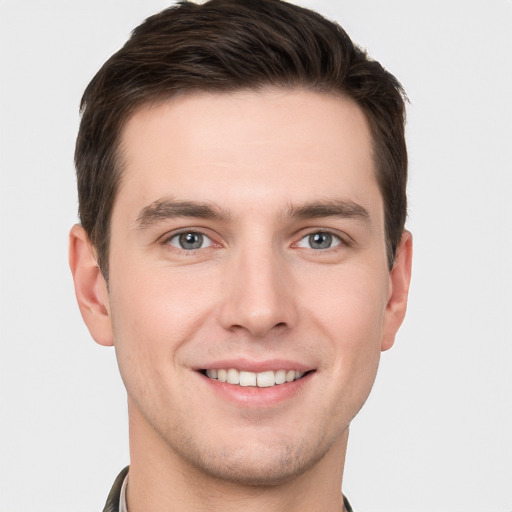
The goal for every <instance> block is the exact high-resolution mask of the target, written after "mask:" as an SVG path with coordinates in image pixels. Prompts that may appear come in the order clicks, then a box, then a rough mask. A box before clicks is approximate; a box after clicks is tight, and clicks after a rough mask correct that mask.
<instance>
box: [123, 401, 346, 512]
mask: <svg viewBox="0 0 512 512" xmlns="http://www.w3.org/2000/svg"><path fill="white" fill-rule="evenodd" d="M347 439H348V429H346V431H345V432H344V434H343V435H342V436H340V439H339V440H338V441H336V442H335V443H334V444H333V445H332V446H331V447H330V448H329V450H328V451H327V452H326V453H325V454H324V456H323V457H322V458H321V459H320V460H318V461H316V462H315V463H314V464H312V465H311V467H309V468H308V469H307V470H305V471H304V472H302V473H300V474H298V475H296V476H294V477H293V478H290V479H287V480H286V481H284V482H269V483H267V484H265V485H250V486H249V485H244V484H240V483H237V482H233V481H227V480H222V479H219V478H217V477H215V476H212V475H210V474H207V473H205V472H204V471H203V470H201V469H200V468H197V467H194V466H193V465H192V464H190V463H189V462H188V461H185V460H183V458H182V457H180V456H179V455H178V454H176V453H175V452H174V451H173V450H172V449H171V448H170V447H169V446H168V445H167V443H166V442H165V441H164V440H163V439H162V437H161V436H160V435H159V434H158V433H156V432H155V431H154V430H153V429H152V428H151V427H150V426H149V425H148V424H147V422H146V421H145V420H144V418H142V416H141V415H140V414H137V413H136V411H134V410H133V408H132V410H131V412H130V455H131V463H130V477H129V485H128V489H127V503H128V510H129V512H185V511H186V512H194V511H204V510H208V511H211V512H217V511H218V512H221V511H222V512H235V511H236V512H239V511H240V510H244V512H253V511H254V512H256V511H258V512H259V511H261V510H265V511H266V512H282V511H283V510H286V511H287V512H311V511H322V512H340V511H343V510H344V507H343V498H342V494H341V483H342V476H343V466H344V460H345V453H346V447H347Z"/></svg>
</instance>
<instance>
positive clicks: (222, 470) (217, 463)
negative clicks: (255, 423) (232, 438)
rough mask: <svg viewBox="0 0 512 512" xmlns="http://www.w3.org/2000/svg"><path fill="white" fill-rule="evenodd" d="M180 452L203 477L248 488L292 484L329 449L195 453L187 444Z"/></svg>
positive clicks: (250, 446) (248, 447) (254, 446)
mask: <svg viewBox="0 0 512 512" xmlns="http://www.w3.org/2000/svg"><path fill="white" fill-rule="evenodd" d="M183 446H187V448H188V450H187V451H186V452H185V451H184V450H180V451H181V453H180V454H179V455H180V456H181V458H184V459H186V460H187V462H188V463H189V465H190V466H192V467H193V468H194V469H195V470H196V471H197V470H198V471H199V472H200V473H201V474H203V475H204V476H209V477H211V478H214V479H216V480H222V481H224V482H226V483H233V484H236V485H243V486H247V487H274V486H279V485H282V484H286V483H287V482H289V481H291V480H294V479H295V478H297V477H298V476H300V475H301V474H303V473H306V472H307V471H308V470H309V469H311V468H312V467H313V466H315V464H317V463H318V462H319V461H320V460H321V459H322V458H323V456H324V455H325V454H326V453H327V451H328V449H329V446H320V445H318V444H317V445H314V446H311V444H310V443H308V442H307V441H305V440H303V441H302V442H301V443H298V444H295V445H293V444H290V442H288V444H284V445H281V446H276V445H275V444H273V443H267V444H266V445H265V446H262V444H261V443H258V442H254V443H251V442H250V441H249V440H247V442H246V443H245V444H244V445H243V446H239V447H236V446H233V445H228V446H224V447H219V446H217V447H216V448H213V449H212V447H209V448H208V449H205V447H203V448H202V449H200V450H198V449H195V447H194V448H193V447H192V446H191V445H190V444H186V445H181V448H183Z"/></svg>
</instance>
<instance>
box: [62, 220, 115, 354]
mask: <svg viewBox="0 0 512 512" xmlns="http://www.w3.org/2000/svg"><path fill="white" fill-rule="evenodd" d="M69 266H70V267H71V273H72V274H73V281H74V283H75V294H76V300H77V301H78V307H79V308H80V313H82V318H83V319H84V322H85V324H86V325H87V328H88V329H89V332H90V333H91V336H92V337H93V338H94V340H95V341H96V342H97V343H99V344H100V345H105V346H109V345H113V344H114V338H113V334H112V323H111V319H110V306H109V299H108V291H107V283H106V282H105V279H104V278H103V274H102V273H101V270H100V269H99V267H98V264H97V263H96V254H95V250H94V248H93V246H92V243H91V241H90V240H89V237H88V236H87V234H86V232H85V230H84V228H83V227H82V226H79V225H78V224H76V225H74V226H73V227H72V228H71V231H70V233H69Z"/></svg>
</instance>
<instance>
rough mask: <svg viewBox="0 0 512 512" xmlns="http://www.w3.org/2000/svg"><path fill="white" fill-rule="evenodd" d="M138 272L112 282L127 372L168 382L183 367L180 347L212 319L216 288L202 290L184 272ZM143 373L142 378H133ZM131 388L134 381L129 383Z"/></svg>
mask: <svg viewBox="0 0 512 512" xmlns="http://www.w3.org/2000/svg"><path fill="white" fill-rule="evenodd" d="M167 274H170V272H157V271H154V272H149V273H147V274H146V275H144V276H142V275H141V276H138V275H137V274H136V273H132V275H131V276H130V277H129V278H126V279H123V280H117V281H114V280H112V286H111V293H110V296H111V301H110V304H111V315H112V324H113V331H114V343H115V347H116V354H117V358H118V363H119V368H120V370H121V374H122V375H123V378H124V375H127V376H129V378H130V379H132V380H135V379H137V380H139V381H140V380H141V379H143V380H144V381H145V382H146V384H147V385H149V382H150V381H153V380H155V379H154V378H155V376H157V377H158V380H159V381H161V380H166V379H167V378H168V377H167V374H168V372H169V370H170V369H171V367H173V366H174V367H176V366H178V365H179V358H178V354H179V349H180V347H181V346H182V345H184V344H186V343H187V342H188V341H189V340H190V339H191V338H192V337H193V335H194V333H195V332H197V331H198V330H199V329H200V327H201V326H202V325H203V324H204V322H206V321H208V318H209V317H210V316H211V315H210V314H209V313H210V312H209V309H208V308H209V305H210V304H212V303H213V297H212V296H211V292H210V290H211V287H208V286H200V285H199V284H198V283H196V282H191V280H190V279H185V278H180V275H179V273H174V274H173V276H172V278H171V277H169V275H167ZM133 375H138V377H132V376H133ZM125 384H126V385H127V388H129V383H127V382H126V381H125Z"/></svg>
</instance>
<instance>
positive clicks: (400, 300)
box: [381, 231, 412, 350]
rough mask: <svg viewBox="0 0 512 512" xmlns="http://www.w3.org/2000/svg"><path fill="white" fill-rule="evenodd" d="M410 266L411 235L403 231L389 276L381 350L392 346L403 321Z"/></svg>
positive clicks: (409, 279) (409, 280)
mask: <svg viewBox="0 0 512 512" xmlns="http://www.w3.org/2000/svg"><path fill="white" fill-rule="evenodd" d="M411 265H412V235H411V233H410V232H409V231H404V232H403V233H402V239H401V240H400V244H399V246H398V248H397V252H396V257H395V263H394V265H393V269H392V270H391V273H390V275H389V298H388V303H387V306H386V311H385V314H384V326H383V335H382V340H381V350H388V349H390V348H391V347H392V346H393V343H394V342H395V336H396V333H397V331H398V328H399V327H400V325H402V322H403V320H404V317H405V311H406V310H407V297H408V295H409V284H410V282H411Z"/></svg>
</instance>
